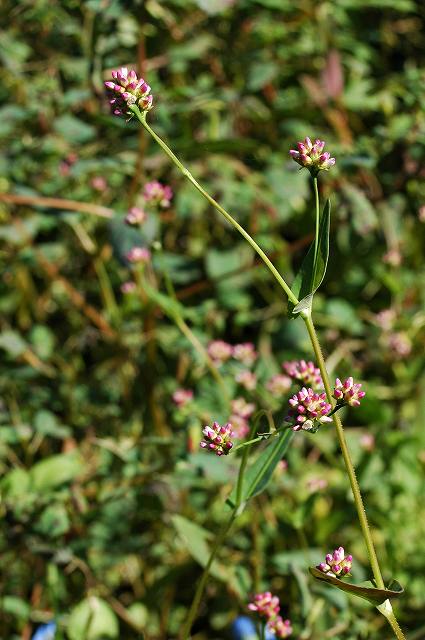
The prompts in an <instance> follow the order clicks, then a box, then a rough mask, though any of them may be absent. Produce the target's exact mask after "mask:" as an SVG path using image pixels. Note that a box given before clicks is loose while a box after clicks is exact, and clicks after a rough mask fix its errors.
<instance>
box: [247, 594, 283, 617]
mask: <svg viewBox="0 0 425 640" xmlns="http://www.w3.org/2000/svg"><path fill="white" fill-rule="evenodd" d="M248 609H249V610H250V611H255V612H256V613H257V614H258V615H259V616H262V617H264V618H275V617H276V616H277V614H278V613H279V611H280V602H279V598H278V597H277V596H274V595H273V594H272V593H271V591H265V592H264V593H257V594H256V595H255V596H254V599H253V601H252V602H250V603H249V605H248Z"/></svg>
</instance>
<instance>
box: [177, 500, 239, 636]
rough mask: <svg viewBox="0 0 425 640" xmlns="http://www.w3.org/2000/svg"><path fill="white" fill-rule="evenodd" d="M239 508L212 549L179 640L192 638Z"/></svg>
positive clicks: (236, 508)
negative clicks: (216, 561)
mask: <svg viewBox="0 0 425 640" xmlns="http://www.w3.org/2000/svg"><path fill="white" fill-rule="evenodd" d="M237 510H238V507H235V508H234V509H233V511H232V513H231V515H230V518H229V519H228V520H227V521H226V522H225V523H224V525H223V527H222V528H221V531H220V532H219V534H218V536H217V538H216V541H215V544H214V546H213V548H212V551H211V554H210V557H209V558H208V562H207V564H206V565H205V569H204V571H203V572H202V576H201V579H200V580H199V582H198V586H197V587H196V591H195V595H194V598H193V600H192V604H191V607H190V609H189V613H188V614H187V618H186V621H185V623H184V625H183V628H182V630H181V632H180V635H179V638H180V640H187V639H188V638H189V636H190V630H191V628H192V625H193V622H194V620H195V617H196V614H197V613H198V609H199V604H200V602H201V598H202V594H203V593H204V588H205V585H206V583H207V580H208V576H209V573H210V569H211V565H212V563H213V562H214V559H215V556H216V555H217V551H218V550H219V549H220V547H221V545H222V544H223V542H224V541H225V539H226V536H227V534H228V532H229V530H230V527H231V526H232V524H233V522H234V520H235V518H236V515H237Z"/></svg>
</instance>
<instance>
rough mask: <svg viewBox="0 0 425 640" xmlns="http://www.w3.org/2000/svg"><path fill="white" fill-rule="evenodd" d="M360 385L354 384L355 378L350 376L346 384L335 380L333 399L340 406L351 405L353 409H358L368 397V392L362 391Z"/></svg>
mask: <svg viewBox="0 0 425 640" xmlns="http://www.w3.org/2000/svg"><path fill="white" fill-rule="evenodd" d="M361 387H362V385H361V384H360V383H358V384H354V380H353V378H352V377H351V376H350V377H349V378H347V380H346V381H345V382H341V380H340V379H339V378H337V379H336V380H335V387H334V392H333V397H334V398H335V399H336V400H338V404H339V405H342V404H349V405H350V406H351V407H358V406H359V404H360V400H361V399H362V398H364V396H365V395H366V391H361Z"/></svg>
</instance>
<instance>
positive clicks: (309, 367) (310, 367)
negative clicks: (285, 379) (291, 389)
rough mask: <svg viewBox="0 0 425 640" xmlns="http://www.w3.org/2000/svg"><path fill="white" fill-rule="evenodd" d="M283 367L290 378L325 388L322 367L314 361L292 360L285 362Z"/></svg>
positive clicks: (304, 383) (310, 385) (303, 383)
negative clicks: (321, 372) (317, 365)
mask: <svg viewBox="0 0 425 640" xmlns="http://www.w3.org/2000/svg"><path fill="white" fill-rule="evenodd" d="M282 367H283V368H284V369H285V371H286V373H287V374H288V376H289V377H290V378H292V379H293V380H296V381H297V382H299V383H300V384H302V385H308V386H309V387H315V388H320V389H322V388H323V382H322V376H321V375H320V369H319V368H318V367H316V365H315V364H314V362H311V361H310V362H306V361H305V360H292V361H291V362H283V363H282Z"/></svg>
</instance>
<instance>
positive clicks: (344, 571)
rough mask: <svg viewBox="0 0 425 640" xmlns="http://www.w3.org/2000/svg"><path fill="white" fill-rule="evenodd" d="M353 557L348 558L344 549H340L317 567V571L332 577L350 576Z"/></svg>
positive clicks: (330, 554) (328, 555) (329, 554)
mask: <svg viewBox="0 0 425 640" xmlns="http://www.w3.org/2000/svg"><path fill="white" fill-rule="evenodd" d="M352 564H353V556H346V555H345V551H344V547H338V549H335V551H334V552H333V553H328V554H327V556H326V558H325V562H321V563H320V564H318V565H317V569H319V571H322V572H323V573H328V574H329V575H332V576H347V575H349V574H350V571H351V565H352Z"/></svg>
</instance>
